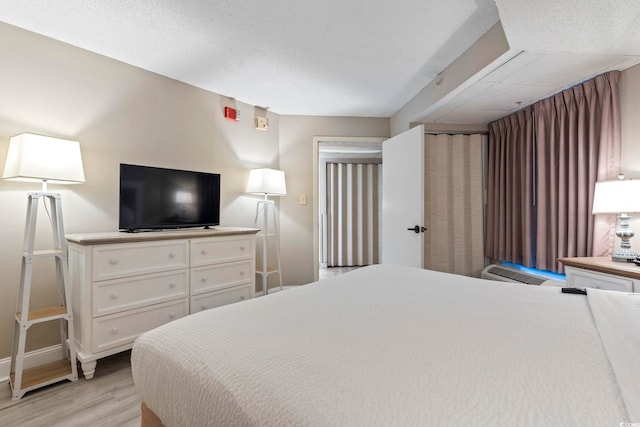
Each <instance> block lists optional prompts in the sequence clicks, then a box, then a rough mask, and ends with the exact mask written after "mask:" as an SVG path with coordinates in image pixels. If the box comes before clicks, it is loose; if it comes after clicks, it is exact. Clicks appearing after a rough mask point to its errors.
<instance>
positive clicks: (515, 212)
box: [487, 71, 621, 271]
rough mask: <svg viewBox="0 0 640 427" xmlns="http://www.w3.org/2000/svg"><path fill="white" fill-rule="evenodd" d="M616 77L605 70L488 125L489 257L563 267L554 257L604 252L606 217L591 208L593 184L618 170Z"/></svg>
mask: <svg viewBox="0 0 640 427" xmlns="http://www.w3.org/2000/svg"><path fill="white" fill-rule="evenodd" d="M619 77H620V73H619V72H618V71H612V72H609V73H605V74H603V75H600V76H598V77H596V78H594V79H592V80H589V81H586V82H584V83H582V84H580V85H577V86H574V87H572V88H570V89H567V90H565V91H563V92H560V93H558V94H556V95H554V96H552V97H550V98H547V99H544V100H542V101H539V102H537V103H535V104H533V105H532V106H531V107H529V108H526V109H524V110H522V111H520V112H518V113H515V114H513V115H511V116H508V117H505V118H503V119H500V120H498V121H496V122H494V123H492V124H491V125H490V133H489V182H488V206H487V256H490V257H492V258H495V259H499V260H508V261H512V262H517V263H522V264H524V265H527V266H531V267H536V268H540V269H543V270H551V271H561V266H560V265H559V264H558V263H557V261H556V259H557V258H558V257H571V256H600V255H604V254H605V253H606V252H607V251H608V248H609V246H610V243H611V242H612V238H611V236H610V231H609V230H611V226H610V224H609V223H608V222H609V221H610V218H605V219H603V220H601V219H598V222H597V221H596V219H595V218H594V216H593V215H592V214H591V208H592V204H593V191H594V185H595V182H596V181H599V180H604V179H613V178H615V176H616V175H617V173H618V172H619V168H620V146H621V139H620V107H619V99H618V81H619ZM503 152H507V153H510V155H504V154H502V153H503ZM528 154H531V155H532V158H531V159H530V160H527V158H526V156H527V155H528ZM529 183H530V184H529ZM531 207H534V210H533V212H531V210H530V209H531Z"/></svg>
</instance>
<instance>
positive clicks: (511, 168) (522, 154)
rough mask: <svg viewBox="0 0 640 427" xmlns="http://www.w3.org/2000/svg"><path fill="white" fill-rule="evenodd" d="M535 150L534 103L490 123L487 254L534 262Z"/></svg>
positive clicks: (518, 261)
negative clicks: (532, 231) (532, 106)
mask: <svg viewBox="0 0 640 427" xmlns="http://www.w3.org/2000/svg"><path fill="white" fill-rule="evenodd" d="M534 151H535V146H534V139H533V109H532V108H531V107H528V108H525V109H523V110H520V111H518V112H517V113H515V114H512V115H511V116H508V117H505V118H504V119H501V120H498V121H495V122H493V123H491V124H490V126H489V167H488V183H487V188H488V191H487V239H486V242H487V244H486V255H487V256H489V257H491V258H494V259H498V260H509V261H512V262H516V263H518V264H524V265H526V266H528V267H531V266H533V265H534V264H535V260H534V252H533V244H532V237H533V235H532V233H530V232H528V230H534V229H535V220H534V219H535V218H534V216H535V211H534V209H533V191H534V182H533V177H534V174H533V168H534V166H535V159H534Z"/></svg>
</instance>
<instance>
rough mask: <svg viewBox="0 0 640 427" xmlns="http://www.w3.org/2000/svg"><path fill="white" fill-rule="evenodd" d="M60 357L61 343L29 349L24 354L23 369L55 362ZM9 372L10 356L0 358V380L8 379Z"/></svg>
mask: <svg viewBox="0 0 640 427" xmlns="http://www.w3.org/2000/svg"><path fill="white" fill-rule="evenodd" d="M61 358H62V345H61V344H56V345H52V346H51V347H45V348H41V349H38V350H34V351H30V352H28V353H26V354H25V355H24V367H25V369H28V368H33V367H34V366H39V365H44V364H45V363H50V362H55V361H56V360H60V359H61ZM10 373H11V358H10V357H7V358H5V359H0V382H6V381H9V374H10Z"/></svg>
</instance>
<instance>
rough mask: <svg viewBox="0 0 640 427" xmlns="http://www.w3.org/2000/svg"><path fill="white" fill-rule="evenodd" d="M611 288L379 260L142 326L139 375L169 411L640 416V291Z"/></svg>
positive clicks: (359, 419) (344, 419) (308, 416)
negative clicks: (569, 286) (577, 287)
mask: <svg viewBox="0 0 640 427" xmlns="http://www.w3.org/2000/svg"><path fill="white" fill-rule="evenodd" d="M609 294H612V292H602V291H600V292H599V291H596V290H594V291H591V290H589V298H587V297H584V296H582V295H570V294H561V293H560V289H559V288H551V287H537V286H525V285H516V284H509V283H500V282H493V281H486V280H479V279H471V278H467V277H462V276H456V275H449V274H444V273H436V272H431V271H427V270H419V269H411V268H404V267H388V266H372V267H367V268H363V269H359V270H357V271H355V272H352V273H348V274H346V275H343V276H338V277H335V278H332V279H329V280H325V281H322V282H319V283H316V284H310V285H307V286H302V287H299V288H296V289H291V290H287V291H284V292H280V293H276V294H273V295H270V296H267V297H261V298H256V299H254V300H250V301H246V302H243V303H238V304H233V305H229V306H224V307H220V308H217V309H214V310H209V311H205V312H201V313H198V314H195V315H192V316H188V317H186V318H182V319H179V320H176V321H174V322H172V323H169V324H167V325H164V326H162V327H160V328H158V329H155V330H153V331H150V332H148V333H146V334H144V335H142V336H141V337H140V338H139V339H138V340H137V341H136V343H135V345H134V348H133V353H132V367H133V377H134V381H135V384H136V387H137V389H138V391H139V392H140V395H141V398H142V400H143V401H144V402H145V403H146V404H147V406H149V407H150V408H151V409H152V410H153V411H154V412H155V413H156V414H157V415H158V416H159V417H160V418H161V420H162V421H163V423H164V424H165V425H166V426H190V427H193V426H204V425H220V426H229V425H254V426H325V425H340V426H390V425H395V426H443V425H452V426H455V425H477V426H502V425H504V426H516V425H517V426H527V425H528V426H569V425H575V426H618V425H620V423H621V422H633V421H635V422H640V408H639V406H640V389H639V387H640V386H639V384H640V366H639V363H640V362H639V360H640V338H639V335H638V334H639V331H640V308H639V307H638V306H637V304H638V302H639V300H638V299H637V297H636V299H635V300H633V297H631V296H628V295H627V294H623V293H617V295H614V296H613V297H610V295H609ZM591 305H593V306H594V308H593V309H592V308H591V307H590V306H591ZM623 306H624V307H623ZM625 307H626V308H625ZM634 310H635V311H634ZM611 312H613V313H614V314H613V315H612V314H611ZM603 313H604V314H603ZM594 316H595V321H594ZM633 322H635V323H633ZM602 325H605V326H602ZM631 326H632V327H631ZM599 327H600V329H601V333H604V334H605V336H603V338H602V339H601V337H600V334H599V331H598V328H599ZM630 327H631V328H630ZM606 329H608V331H604V330H606ZM602 331H604V332H602ZM627 333H630V334H631V335H626V334H627ZM634 334H635V335H634ZM629 336H631V338H628V337H629ZM634 337H635V338H634ZM634 339H635V340H634ZM603 342H604V344H605V345H607V346H609V347H610V348H607V350H605V348H604V347H603ZM608 352H609V353H608ZM610 360H611V361H610ZM612 364H613V365H612ZM616 375H619V376H622V378H617V377H616ZM619 380H620V381H619ZM623 394H624V395H623Z"/></svg>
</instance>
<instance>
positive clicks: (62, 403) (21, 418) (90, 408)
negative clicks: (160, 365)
mask: <svg viewBox="0 0 640 427" xmlns="http://www.w3.org/2000/svg"><path fill="white" fill-rule="evenodd" d="M130 358H131V353H130V352H128V351H127V352H124V353H120V354H116V355H114V356H110V357H107V358H104V359H100V360H98V367H97V369H96V373H95V376H94V377H93V379H91V380H85V379H84V376H82V370H81V369H80V366H78V373H79V376H80V379H79V380H78V381H76V382H71V381H62V382H59V383H57V384H52V385H50V386H48V387H43V388H41V389H38V390H34V391H31V392H29V393H27V394H25V395H24V397H23V398H22V399H20V400H18V401H17V402H13V401H12V400H11V390H10V388H9V383H0V426H2V427H13V426H16V427H18V426H19V427H45V426H46V427H51V426H58V427H73V426H78V427H81V426H82V427H85V426H90V427H111V426H113V427H116V426H117V427H121V426H124V427H133V426H139V425H140V398H139V397H138V394H137V392H136V390H135V387H134V385H133V378H132V377H131V364H130V362H129V359H130Z"/></svg>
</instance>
